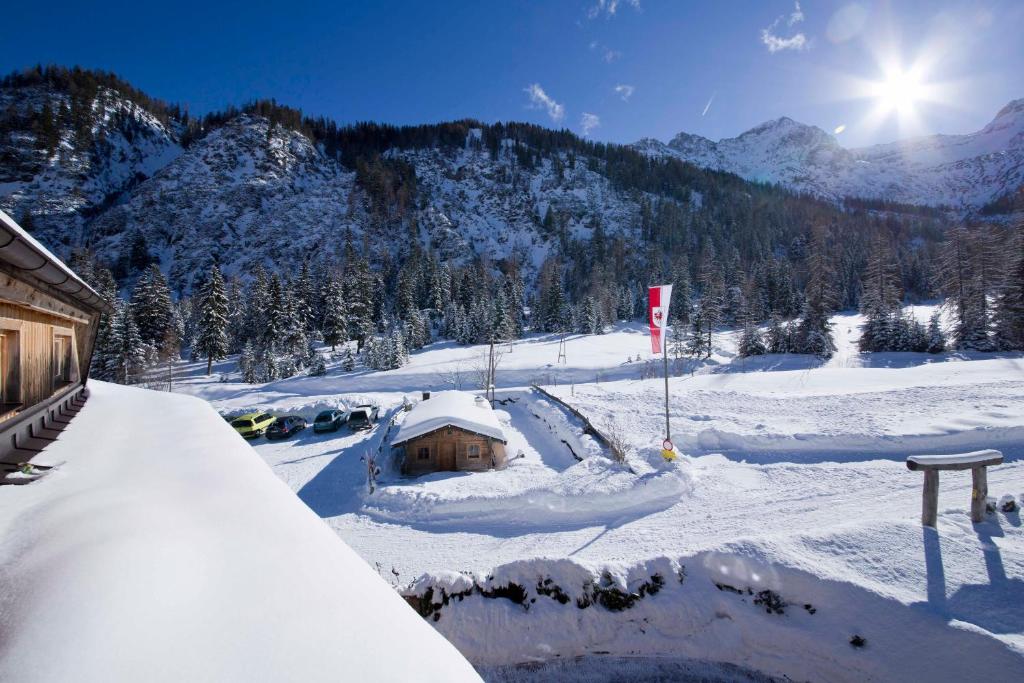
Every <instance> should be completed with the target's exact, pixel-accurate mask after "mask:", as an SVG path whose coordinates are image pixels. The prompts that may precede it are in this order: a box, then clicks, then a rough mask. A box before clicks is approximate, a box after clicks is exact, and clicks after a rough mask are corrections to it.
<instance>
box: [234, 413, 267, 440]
mask: <svg viewBox="0 0 1024 683" xmlns="http://www.w3.org/2000/svg"><path fill="white" fill-rule="evenodd" d="M273 422H274V416H273V415H271V414H270V413H246V414H245V415H239V416H238V417H236V418H235V419H233V420H232V421H231V426H232V427H234V428H235V431H236V432H238V433H239V434H241V435H242V436H243V437H244V438H246V439H255V438H256V437H258V436H261V435H263V434H265V433H266V432H267V428H268V427H270V425H271V424H272V423H273Z"/></svg>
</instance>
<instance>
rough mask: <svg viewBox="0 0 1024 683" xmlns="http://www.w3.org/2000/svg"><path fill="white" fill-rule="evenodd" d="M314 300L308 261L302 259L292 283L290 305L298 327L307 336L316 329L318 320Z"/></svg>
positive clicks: (315, 299)
mask: <svg viewBox="0 0 1024 683" xmlns="http://www.w3.org/2000/svg"><path fill="white" fill-rule="evenodd" d="M316 301H317V296H316V287H315V286H314V285H313V276H312V274H311V273H310V268H309V261H303V262H302V266H301V267H300V268H299V274H298V276H297V277H296V278H295V282H294V283H293V284H292V305H293V307H294V308H293V315H294V316H295V319H296V320H297V321H298V324H299V329H301V330H302V333H303V335H304V336H305V337H307V338H309V337H311V336H312V335H313V332H314V331H315V330H316V323H317V321H318V318H317V317H316V315H315V308H316V306H315V303H316Z"/></svg>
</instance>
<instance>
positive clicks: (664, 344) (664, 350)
mask: <svg viewBox="0 0 1024 683" xmlns="http://www.w3.org/2000/svg"><path fill="white" fill-rule="evenodd" d="M665 336H666V335H665V332H662V333H661V355H662V357H663V358H664V360H665V440H666V441H671V440H672V427H671V426H670V425H669V421H668V340H667V339H666V338H665Z"/></svg>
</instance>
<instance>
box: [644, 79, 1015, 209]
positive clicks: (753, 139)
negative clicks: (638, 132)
mask: <svg viewBox="0 0 1024 683" xmlns="http://www.w3.org/2000/svg"><path fill="white" fill-rule="evenodd" d="M633 146H634V148H635V149H637V150H639V151H641V152H643V153H645V154H648V155H652V156H670V157H675V158H678V159H680V160H682V161H688V162H690V163H693V164H696V165H698V166H701V167H702V168H709V169H715V170H719V171H725V172H731V173H736V174H737V175H739V176H741V177H743V178H746V179H747V180H751V181H755V182H766V183H772V184H779V185H783V186H785V187H788V188H790V189H792V190H794V191H798V192H807V193H810V194H813V195H816V196H820V197H823V198H826V199H829V200H831V201H838V200H842V199H844V198H846V197H859V198H866V199H879V200H885V201H893V202H900V203H906V204H917V205H923V206H948V207H952V208H954V209H956V210H959V211H961V212H974V211H976V210H978V209H980V208H981V207H983V206H984V205H986V204H988V203H990V202H993V201H994V200H997V199H999V198H1001V197H1004V196H1007V195H1010V194H1012V193H1013V192H1015V191H1016V190H1017V189H1018V188H1019V187H1021V185H1022V184H1024V98H1021V99H1015V100H1011V101H1010V102H1009V103H1008V104H1006V105H1005V106H1004V107H1002V108H1001V109H1000V110H999V112H998V113H997V114H996V115H995V117H994V118H993V119H992V120H991V121H990V122H989V123H988V124H986V125H985V126H984V127H983V128H982V129H981V130H979V131H976V132H974V133H967V134H961V135H947V134H935V135H926V136H918V137H913V138H908V139H905V140H898V141H895V142H889V143H881V144H877V145H870V146H867V147H853V148H846V147H843V146H842V145H841V144H840V143H839V141H838V140H837V139H836V137H835V136H834V135H831V134H829V133H827V132H826V131H824V130H822V129H821V128H818V127H817V126H811V125H807V124H804V123H800V122H798V121H795V120H793V119H791V118H789V117H787V116H782V117H779V118H777V119H773V120H770V121H766V122H764V123H761V124H759V125H757V126H754V127H753V128H751V129H749V130H747V131H744V132H743V133H740V134H739V135H737V136H736V137H732V138H722V139H721V140H718V141H713V140H710V139H708V138H705V137H703V136H700V135H694V134H691V133H687V132H685V131H683V132H680V133H679V134H677V135H676V136H675V137H673V138H672V139H671V140H670V141H669V142H667V143H664V142H661V141H658V140H654V139H651V138H644V139H642V140H640V141H638V142H637V143H635V144H634V145H633Z"/></svg>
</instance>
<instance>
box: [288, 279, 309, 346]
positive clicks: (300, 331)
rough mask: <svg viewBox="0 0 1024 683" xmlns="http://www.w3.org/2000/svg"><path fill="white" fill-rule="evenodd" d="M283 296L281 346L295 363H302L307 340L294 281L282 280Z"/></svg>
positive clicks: (303, 314)
mask: <svg viewBox="0 0 1024 683" xmlns="http://www.w3.org/2000/svg"><path fill="white" fill-rule="evenodd" d="M282 288H283V292H282V294H283V297H284V318H283V322H284V329H283V330H282V340H281V347H282V350H283V351H284V352H285V353H287V354H288V355H289V356H290V357H291V359H292V361H293V362H294V363H295V364H296V365H300V364H303V363H304V362H305V359H306V357H307V355H308V354H307V349H308V348H309V341H308V338H307V337H306V325H305V323H304V322H303V318H304V316H305V315H306V313H304V312H303V310H302V309H303V308H304V307H303V306H300V305H299V301H298V298H297V296H296V291H295V282H294V281H289V280H285V281H284V282H282Z"/></svg>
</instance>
